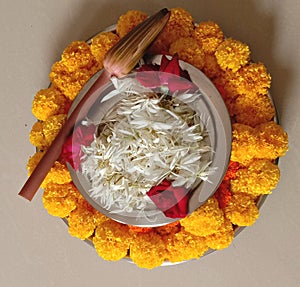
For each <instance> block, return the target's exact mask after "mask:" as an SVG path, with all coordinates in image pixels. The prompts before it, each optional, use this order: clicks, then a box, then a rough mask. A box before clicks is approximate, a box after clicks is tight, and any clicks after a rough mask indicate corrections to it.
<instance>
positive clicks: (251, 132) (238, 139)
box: [231, 123, 259, 165]
mask: <svg viewBox="0 0 300 287" xmlns="http://www.w3.org/2000/svg"><path fill="white" fill-rule="evenodd" d="M231 146H232V149H231V160H232V161H235V162H239V163H241V164H244V165H246V164H247V163H248V162H250V161H251V160H252V159H253V158H254V157H256V155H257V150H258V148H259V144H258V136H257V133H256V132H255V129H254V128H252V127H250V126H247V125H244V124H238V123H235V124H233V125H232V145H231Z"/></svg>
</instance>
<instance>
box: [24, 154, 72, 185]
mask: <svg viewBox="0 0 300 287" xmlns="http://www.w3.org/2000/svg"><path fill="white" fill-rule="evenodd" d="M43 156H44V152H41V151H38V152H36V153H35V154H34V155H33V156H31V157H30V158H29V160H28V163H27V170H28V176H30V175H31V173H32V172H33V170H34V169H35V168H36V166H37V164H38V163H39V161H40V160H41V159H42V157H43ZM71 181H72V179H71V175H70V173H69V170H68V168H67V166H66V165H65V164H63V163H60V162H59V161H56V162H55V163H54V165H53V167H52V168H51V169H50V171H49V173H48V174H47V176H46V178H45V179H44V181H43V183H42V185H41V187H46V186H47V185H48V184H49V183H58V184H64V183H69V182H71Z"/></svg>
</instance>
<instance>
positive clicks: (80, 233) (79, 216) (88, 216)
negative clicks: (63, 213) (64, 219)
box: [68, 199, 97, 240]
mask: <svg viewBox="0 0 300 287" xmlns="http://www.w3.org/2000/svg"><path fill="white" fill-rule="evenodd" d="M96 217H97V214H96V211H95V209H94V208H93V207H92V206H91V205H89V203H88V202H87V201H85V200H84V199H83V200H81V201H79V203H78V205H77V207H76V209H74V210H73V211H71V213H70V215H69V217H68V223H69V233H70V234H71V235H72V236H74V237H77V238H79V239H81V240H85V239H87V238H89V237H90V236H91V235H92V234H93V233H94V231H95V228H96V223H97V220H96Z"/></svg>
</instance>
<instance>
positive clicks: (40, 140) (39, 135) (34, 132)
mask: <svg viewBox="0 0 300 287" xmlns="http://www.w3.org/2000/svg"><path fill="white" fill-rule="evenodd" d="M29 141H30V142H31V144H33V145H34V146H36V147H37V148H38V149H40V150H43V149H45V148H46V147H47V146H48V142H47V141H46V139H45V135H44V132H43V123H42V122H36V123H34V125H33V126H32V129H31V131H30V134H29Z"/></svg>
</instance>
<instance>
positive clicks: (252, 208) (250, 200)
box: [225, 193, 259, 226]
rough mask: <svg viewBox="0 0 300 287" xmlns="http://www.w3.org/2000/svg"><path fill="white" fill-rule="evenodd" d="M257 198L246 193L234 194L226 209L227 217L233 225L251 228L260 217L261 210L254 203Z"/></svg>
mask: <svg viewBox="0 0 300 287" xmlns="http://www.w3.org/2000/svg"><path fill="white" fill-rule="evenodd" d="M254 199H255V197H253V196H251V195H249V194H245V193H234V194H233V196H232V198H231V201H230V202H229V204H228V205H227V207H226V208H225V216H226V217H227V218H228V219H229V220H230V221H231V223H232V224H235V225H238V226H250V225H252V224H253V223H254V222H255V221H256V220H257V218H258V217H259V210H258V208H257V206H256V204H255V201H254Z"/></svg>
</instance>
